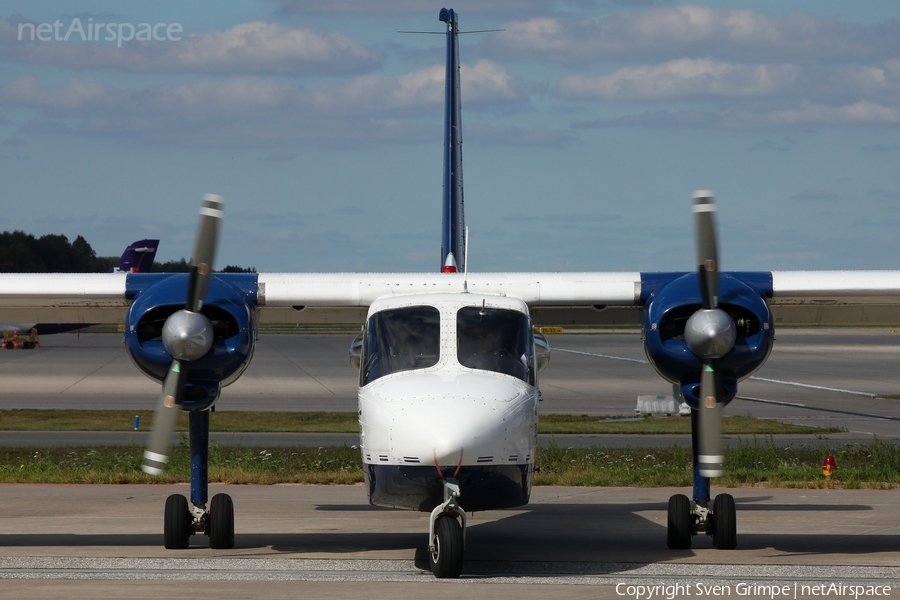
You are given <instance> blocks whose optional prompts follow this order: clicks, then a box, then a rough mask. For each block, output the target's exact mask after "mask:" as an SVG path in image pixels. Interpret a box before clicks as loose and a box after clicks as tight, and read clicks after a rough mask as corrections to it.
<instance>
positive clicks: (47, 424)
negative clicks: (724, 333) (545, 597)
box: [0, 409, 840, 435]
mask: <svg viewBox="0 0 900 600" xmlns="http://www.w3.org/2000/svg"><path fill="white" fill-rule="evenodd" d="M135 415H140V417H141V419H140V426H141V430H143V431H150V430H152V428H153V411H149V410H139V411H128V410H35V409H14V410H0V431H131V430H133V428H134V416H135ZM723 426H724V430H725V433H726V434H728V435H769V434H776V433H811V434H812V433H828V432H835V431H840V430H839V429H837V428H827V429H826V428H820V427H803V426H800V425H789V424H786V423H780V422H778V421H774V420H771V419H754V418H752V417H746V416H734V417H726V418H725V419H724V422H723ZM539 428H540V433H557V434H563V433H631V434H689V433H690V432H691V420H690V419H688V418H685V417H654V418H651V417H647V418H643V419H639V420H625V419H621V418H619V419H603V418H599V417H589V416H587V415H541V417H540V424H539ZM210 429H211V430H212V431H229V432H240V433H247V432H300V433H303V432H305V433H356V432H357V431H359V423H358V417H357V414H356V413H355V412H250V411H246V412H244V411H221V412H216V413H214V414H213V415H212V417H211V419H210ZM178 430H179V431H187V415H186V414H183V415H181V417H180V419H179V423H178Z"/></svg>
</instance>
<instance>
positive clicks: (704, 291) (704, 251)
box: [694, 190, 719, 309]
mask: <svg viewBox="0 0 900 600" xmlns="http://www.w3.org/2000/svg"><path fill="white" fill-rule="evenodd" d="M715 212H716V202H715V200H714V199H713V195H712V192H709V191H706V190H701V191H698V192H694V216H695V218H694V223H695V225H696V230H697V264H698V265H699V270H700V295H701V297H702V298H703V308H706V309H709V308H716V307H717V306H718V304H719V250H718V245H717V244H716V223H715V219H714V215H715Z"/></svg>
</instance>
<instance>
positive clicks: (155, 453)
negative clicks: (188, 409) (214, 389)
mask: <svg viewBox="0 0 900 600" xmlns="http://www.w3.org/2000/svg"><path fill="white" fill-rule="evenodd" d="M185 383H187V368H186V365H182V364H181V362H180V361H177V360H173V361H172V366H171V367H170V368H169V373H168V374H167V375H166V378H165V380H164V381H163V386H162V394H160V397H159V402H158V403H157V405H156V414H155V415H154V417H153V433H152V434H150V443H149V444H148V445H147V449H146V450H144V464H143V465H142V466H141V469H142V470H143V471H144V473H149V474H150V475H159V474H161V473H162V470H163V467H165V465H166V463H167V462H169V442H170V440H171V438H172V432H173V431H175V424H176V423H177V422H178V414H179V413H180V412H181V408H180V405H181V397H182V395H183V394H184V385H185Z"/></svg>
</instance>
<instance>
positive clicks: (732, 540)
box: [712, 494, 737, 550]
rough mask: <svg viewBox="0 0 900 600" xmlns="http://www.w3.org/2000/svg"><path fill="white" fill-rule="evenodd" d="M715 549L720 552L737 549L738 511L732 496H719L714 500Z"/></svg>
mask: <svg viewBox="0 0 900 600" xmlns="http://www.w3.org/2000/svg"><path fill="white" fill-rule="evenodd" d="M712 518H713V547H715V548H716V549H718V550H734V549H735V548H737V510H736V509H735V506H734V498H733V497H732V496H731V494H719V495H718V496H716V499H715V500H713V510H712Z"/></svg>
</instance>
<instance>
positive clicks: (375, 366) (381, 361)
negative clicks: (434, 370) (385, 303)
mask: <svg viewBox="0 0 900 600" xmlns="http://www.w3.org/2000/svg"><path fill="white" fill-rule="evenodd" d="M440 349H441V313H440V312H439V311H438V309H436V308H435V307H433V306H409V307H404V308H394V309H391V310H383V311H380V312H377V313H375V314H374V315H372V316H371V317H369V320H368V322H367V323H366V334H365V344H364V346H363V357H362V368H361V369H360V372H359V375H360V385H366V384H369V383H372V382H373V381H375V380H376V379H378V378H380V377H384V376H385V375H390V374H391V373H399V372H400V371H411V370H413V369H425V368H427V367H433V366H434V365H436V364H437V362H438V358H440Z"/></svg>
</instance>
